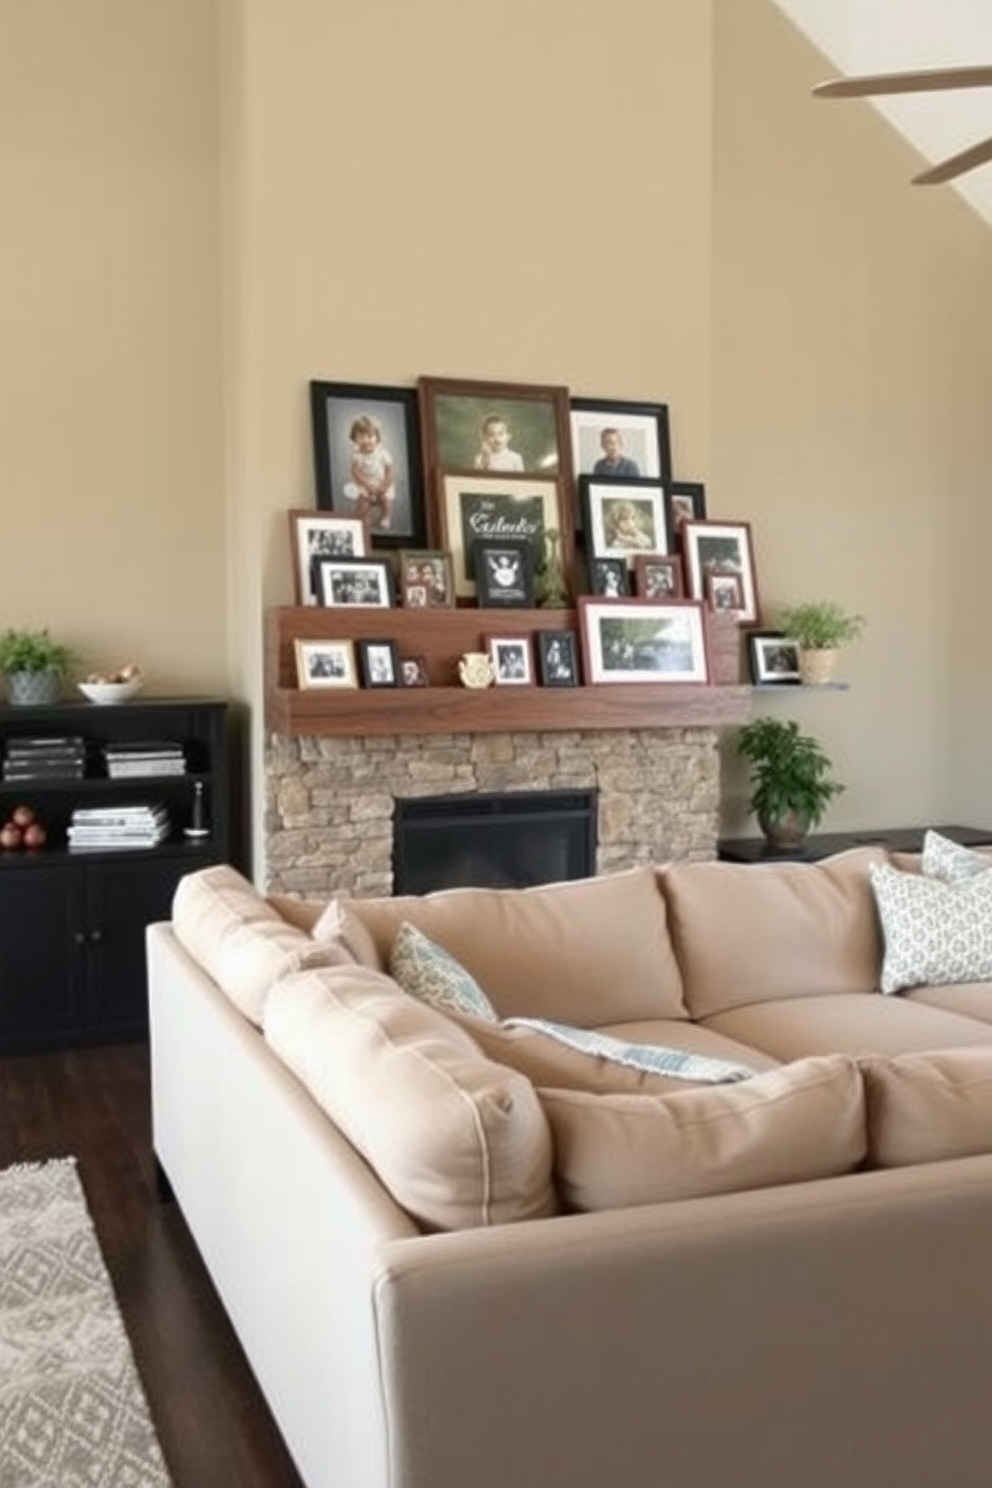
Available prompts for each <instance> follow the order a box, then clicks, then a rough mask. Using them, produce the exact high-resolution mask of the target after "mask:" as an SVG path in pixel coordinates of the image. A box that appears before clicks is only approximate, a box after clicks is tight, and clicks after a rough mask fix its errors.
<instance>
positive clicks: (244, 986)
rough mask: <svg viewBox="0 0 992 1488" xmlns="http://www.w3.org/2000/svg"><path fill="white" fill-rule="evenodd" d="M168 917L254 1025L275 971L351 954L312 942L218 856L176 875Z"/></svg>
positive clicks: (335, 961)
mask: <svg viewBox="0 0 992 1488" xmlns="http://www.w3.org/2000/svg"><path fill="white" fill-rule="evenodd" d="M172 924H173V929H174V930H175V933H176V936H177V938H178V939H179V941H180V943H181V944H182V945H183V946H184V948H185V949H186V950H187V951H189V953H190V955H191V956H192V957H193V958H194V959H195V960H196V961H198V962H199V963H200V965H201V966H202V967H203V969H204V970H205V971H206V972H207V973H208V974H209V975H210V976H211V977H213V979H214V981H215V982H216V983H217V985H218V986H219V987H220V988H221V990H222V991H223V992H224V993H226V995H227V996H228V997H229V998H230V999H231V1001H232V1002H233V1003H234V1005H235V1006H236V1007H237V1008H239V1009H240V1011H241V1012H242V1013H243V1014H244V1015H245V1017H246V1018H249V1019H250V1020H251V1021H252V1022H253V1023H255V1024H256V1025H257V1026H259V1027H260V1026H261V1023H262V1017H263V1014H264V1009H265V1001H266V998H267V997H268V995H269V989H270V988H271V987H272V985H273V983H275V982H277V981H278V980H279V978H280V977H284V976H289V975H291V974H292V973H294V972H297V971H304V970H306V969H307V968H308V967H317V966H339V965H344V964H347V963H349V962H350V960H351V957H350V955H349V952H348V950H347V949H346V947H344V946H343V945H341V944H339V943H335V942H331V941H325V942H322V943H318V942H316V941H314V940H312V939H311V938H310V936H309V935H307V934H306V933H305V932H304V931H303V930H301V929H298V928H297V927H296V926H294V925H291V924H289V923H288V922H287V921H286V920H285V919H283V917H282V916H281V915H280V914H279V912H278V910H277V909H276V908H275V907H273V905H271V904H269V903H268V902H267V901H266V900H265V899H264V898H263V897H262V895H261V894H260V893H259V892H258V890H257V889H256V888H255V887H254V885H253V884H251V883H250V882H249V881H248V879H246V878H245V877H243V875H242V874H240V873H238V871H237V870H236V869H235V868H231V867H230V866H228V865H227V864H224V863H219V864H216V865H214V866H213V867H212V868H201V869H199V870H198V871H197V872H195V873H187V874H186V875H185V876H184V877H183V878H181V879H180V880H179V883H178V884H177V885H176V891H175V894H174V895H173V900H172Z"/></svg>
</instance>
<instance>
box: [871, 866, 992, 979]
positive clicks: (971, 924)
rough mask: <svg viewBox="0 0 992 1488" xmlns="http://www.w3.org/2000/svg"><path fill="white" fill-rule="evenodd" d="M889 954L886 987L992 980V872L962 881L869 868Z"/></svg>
mask: <svg viewBox="0 0 992 1488" xmlns="http://www.w3.org/2000/svg"><path fill="white" fill-rule="evenodd" d="M868 872H869V875H870V877H871V886H872V889H873V891H874V894H875V903H876V905H877V907H878V917H879V920H880V921H881V926H882V935H883V938H884V941H885V954H884V957H883V960H882V975H881V981H880V985H881V989H882V991H883V992H901V991H902V990H903V989H904V988H906V987H922V986H931V987H935V986H941V985H944V986H946V985H947V984H948V983H950V982H988V981H992V874H988V873H975V874H972V876H971V877H970V878H968V879H964V880H962V881H960V882H958V883H948V882H947V881H946V880H944V879H940V878H928V877H925V876H924V875H923V874H921V873H900V872H899V871H898V869H896V868H892V867H890V866H889V864H887V863H871V864H870V865H869V868H868Z"/></svg>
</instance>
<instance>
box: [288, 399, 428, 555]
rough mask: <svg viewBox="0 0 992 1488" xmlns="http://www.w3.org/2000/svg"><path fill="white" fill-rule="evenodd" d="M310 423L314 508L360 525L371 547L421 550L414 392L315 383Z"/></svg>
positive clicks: (419, 467)
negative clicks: (315, 502) (362, 524)
mask: <svg viewBox="0 0 992 1488" xmlns="http://www.w3.org/2000/svg"><path fill="white" fill-rule="evenodd" d="M310 423H311V430H312V436H313V455H314V476H315V480H316V492H317V506H318V507H319V508H321V509H322V510H324V511H333V512H336V513H337V514H338V515H339V516H349V517H358V518H359V519H360V520H363V521H365V523H366V525H367V528H368V534H369V541H370V542H371V543H372V544H373V545H374V546H375V547H380V548H397V547H404V546H405V547H422V546H423V545H424V544H425V543H426V541H427V523H426V511H425V506H424V472H423V452H422V447H421V439H420V402H419V399H418V396H417V390H416V388H412V387H411V388H404V387H382V386H378V385H376V384H369V383H354V382H317V381H313V382H311V383H310ZM370 430H371V431H372V436H371V438H370V436H369V431H370ZM384 456H385V457H386V458H385V459H384V458H383V457H384ZM377 489H378V490H379V494H375V492H376V491H377Z"/></svg>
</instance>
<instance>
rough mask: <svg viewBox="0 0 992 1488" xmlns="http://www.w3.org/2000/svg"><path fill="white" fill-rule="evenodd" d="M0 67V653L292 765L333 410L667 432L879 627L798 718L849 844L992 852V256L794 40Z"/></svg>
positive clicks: (135, 9)
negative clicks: (841, 793)
mask: <svg viewBox="0 0 992 1488" xmlns="http://www.w3.org/2000/svg"><path fill="white" fill-rule="evenodd" d="M215 22H216V31H215ZM0 29H2V35H3V38H4V45H3V47H2V48H0V184H2V187H3V193H4V201H5V204H6V202H7V201H8V200H9V201H10V202H11V203H12V210H11V211H9V212H7V211H5V223H4V231H3V233H2V234H0V472H2V476H3V494H4V514H5V528H4V535H5V538H6V543H5V546H6V549H7V553H8V564H7V570H6V573H5V580H4V584H3V585H2V586H0V625H5V624H20V623H49V624H51V625H52V627H53V628H54V629H56V630H57V631H59V633H60V634H62V635H64V636H65V637H66V638H67V639H70V640H72V641H74V642H75V643H77V644H78V645H80V647H81V648H82V649H83V650H84V651H85V652H86V653H87V654H88V655H89V656H91V657H92V658H93V659H94V660H102V659H108V660H109V659H113V658H115V657H116V656H117V655H118V654H119V653H121V652H122V651H123V652H126V654H128V655H131V654H134V655H136V656H138V658H139V659H140V660H141V661H142V662H143V663H144V664H145V666H146V668H147V669H148V671H149V674H150V677H151V680H152V683H153V684H154V685H155V687H156V690H160V691H167V690H170V689H177V688H213V687H216V688H218V689H223V690H225V691H228V692H230V693H231V694H232V695H234V696H237V697H239V698H245V699H247V700H248V701H249V702H250V703H251V704H252V706H253V713H254V719H255V724H256V740H255V748H256V755H257V749H258V743H259V728H260V702H261V660H260V647H259V631H260V621H261V612H262V609H263V607H264V605H265V604H268V603H274V602H280V601H284V600H287V599H288V598H289V597H290V593H291V585H290V571H289V562H288V547H287V541H286V520H285V510H286V508H287V507H289V506H293V505H298V504H307V503H309V502H310V500H311V499H312V489H313V488H312V472H311V454H310V435H309V427H308V415H307V400H306V384H307V381H308V379H310V378H311V377H320V378H327V379H332V380H333V379H340V380H345V381H356V382H361V381H368V382H384V383H410V384H412V383H413V381H414V380H415V379H416V377H417V376H418V374H421V373H434V374H441V373H444V374H450V375H455V376H465V377H476V376H482V377H494V378H507V379H510V380H522V381H535V382H540V381H549V382H564V383H566V384H568V385H569V386H570V387H571V388H572V389H573V391H575V392H577V393H584V394H592V395H600V396H618V397H623V396H629V397H640V398H652V399H663V400H665V401H667V402H668V403H669V405H670V407H671V413H672V426H673V442H674V451H675V460H676V467H677V472H678V473H679V474H681V475H684V476H687V477H691V476H695V477H699V478H703V479H706V480H707V482H708V485H709V494H710V505H711V511H712V512H713V514H714V515H717V516H742V517H746V518H748V519H749V520H751V521H752V522H753V524H754V530H755V542H756V548H757V554H758V561H759V578H760V583H761V588H762V591H763V594H764V597H765V599H766V602H768V603H769V604H773V603H775V602H779V601H785V600H790V599H793V598H797V597H800V596H803V595H808V594H810V593H814V592H815V593H819V592H823V593H830V594H836V595H838V596H839V597H840V598H842V599H844V600H846V601H849V602H850V603H852V604H853V605H855V606H856V607H857V608H860V609H862V610H864V611H865V612H866V613H867V615H868V617H869V622H870V623H869V630H868V634H867V636H866V638H865V640H864V642H862V643H861V644H860V645H859V646H858V647H856V648H855V649H853V650H852V651H851V652H850V653H849V657H848V662H847V665H846V667H845V671H846V674H847V675H848V676H849V678H850V680H851V683H852V689H851V691H850V692H849V693H846V694H838V695H831V696H829V697H826V698H818V699H812V698H809V697H808V696H804V697H803V698H802V699H801V700H800V699H798V698H797V699H795V700H793V699H792V698H791V697H790V698H788V699H785V700H777V701H775V702H774V704H773V705H772V706H774V707H775V708H776V709H777V710H778V711H782V712H784V711H785V709H786V707H789V708H792V707H793V706H794V707H795V709H796V716H801V717H802V719H803V720H804V722H805V723H807V724H808V725H809V726H810V727H812V728H814V729H815V730H816V731H817V732H818V733H819V734H820V735H821V736H822V737H823V738H824V740H825V742H826V743H827V744H828V747H829V748H830V749H831V752H832V753H833V754H834V757H835V759H836V762H837V767H838V771H839V773H840V774H841V775H842V777H843V778H844V779H845V780H846V781H847V782H848V785H849V791H848V794H847V795H846V796H845V797H843V798H842V799H841V801H840V802H839V803H838V804H837V806H836V807H835V808H834V811H833V812H832V813H831V817H830V819H829V821H830V824H833V825H840V824H845V823H850V824H852V825H871V824H874V823H878V824H884V823H891V822H896V821H899V820H917V821H924V820H926V819H927V818H937V817H944V818H945V819H948V818H950V817H957V818H958V819H963V818H971V819H974V820H979V819H981V818H983V817H984V819H985V820H986V821H992V802H990V801H989V800H988V796H987V792H986V790H985V785H984V779H985V769H984V751H983V749H982V747H981V743H980V741H981V739H982V738H984V737H985V736H986V735H987V732H988V727H987V726H988V724H989V722H990V719H989V716H988V713H989V704H988V702H987V701H986V699H985V698H984V697H983V696H982V692H981V689H980V688H979V687H976V686H975V685H974V684H975V681H976V677H977V679H978V680H980V681H982V680H983V678H982V667H983V665H984V660H983V655H982V653H983V650H984V646H983V642H982V637H983V635H984V633H985V632H986V631H987V629H988V613H987V608H988V602H987V600H986V599H985V592H984V554H983V545H984V541H985V537H986V533H987V528H988V524H989V519H988V517H987V515H986V507H987V500H986V491H987V486H988V477H989V473H990V470H992V449H990V439H989V435H988V434H987V433H986V432H985V426H984V422H983V407H984V401H985V400H984V397H983V393H984V389H985V388H987V387H988V386H989V376H988V374H989V370H990V369H989V365H988V363H989V358H990V355H992V351H990V347H992V338H990V336H989V329H990V327H989V318H990V310H989V306H990V305H992V295H990V292H989V291H990V288H992V286H990V283H989V279H990V273H992V270H990V252H989V248H990V240H989V236H988V232H987V229H985V228H984V227H983V226H982V225H981V224H980V223H979V221H978V220H977V218H974V217H973V216H972V215H971V214H970V212H969V211H968V209H967V208H966V207H965V206H964V205H963V204H962V203H961V202H960V201H959V200H958V199H957V198H956V197H954V196H952V195H951V194H950V193H946V194H944V193H940V192H936V193H926V194H924V193H919V192H915V193H914V192H912V191H910V189H909V188H908V186H907V185H906V179H907V176H908V175H909V173H910V170H909V167H910V165H911V161H910V159H909V156H908V150H907V147H906V146H904V145H902V144H900V143H899V142H898V141H897V140H896V138H895V137H894V136H893V135H891V133H890V132H889V131H888V129H887V127H886V126H885V125H884V124H882V123H881V121H879V120H878V119H877V118H876V117H875V116H874V115H872V114H871V113H870V111H868V110H866V109H861V108H860V107H858V108H856V109H854V110H847V111H845V110H843V109H840V110H838V109H837V108H836V107H835V108H834V110H833V111H830V110H828V108H827V106H825V105H823V104H819V103H817V104H814V103H813V102H812V101H811V100H810V99H809V98H808V86H809V84H810V83H811V82H812V81H813V80H814V79H815V78H816V77H818V76H819V75H820V74H821V73H822V63H819V62H818V61H817V59H816V57H815V54H814V53H813V51H812V49H811V48H810V47H809V46H808V45H807V44H806V43H805V42H803V41H802V40H801V39H800V38H799V37H798V36H797V35H796V34H795V33H794V32H792V31H791V30H790V28H789V27H788V24H787V23H786V22H785V21H784V20H783V19H782V18H781V17H780V16H779V15H778V13H777V12H776V11H775V10H774V9H773V7H772V6H771V5H770V4H769V3H768V0H712V3H711V4H709V5H708V4H705V3H701V0H616V3H614V4H611V5H609V6H607V5H606V4H604V3H601V0H590V3H589V4H587V5H585V6H583V8H582V9H581V12H578V13H576V15H575V16H572V17H571V18H570V20H569V22H568V24H566V23H565V21H564V18H563V12H562V9H561V6H560V4H559V0H526V3H525V0H506V3H505V4H504V5H503V6H502V7H500V8H499V10H498V11H497V12H493V11H489V12H487V13H486V14H485V17H484V18H482V17H481V16H480V14H479V12H478V11H477V9H476V8H473V7H466V6H464V5H462V4H460V3H459V0H424V3H421V4H419V5H417V6H415V7H414V6H408V5H405V4H402V3H401V0H370V3H369V4H367V5H365V6H348V7H345V6H341V5H328V4H326V3H325V0H224V3H223V4H221V3H220V0H215V3H214V4H213V5H211V4H210V3H208V0H170V3H169V5H168V6H162V5H160V4H158V3H156V0H33V3H32V4H31V5H30V6H25V5H23V4H21V3H19V0H0ZM25 552H29V553H31V554H32V555H34V556H33V557H32V560H31V562H30V563H26V562H23V561H20V560H18V561H17V562H16V563H15V562H14V561H12V559H11V557H10V555H11V554H23V553H25ZM228 642H229V643H228ZM969 737H971V738H974V739H975V740H976V743H975V744H974V745H969V744H968V743H967V739H968V738H969ZM727 779H728V811H727V825H728V826H729V827H731V828H733V829H737V828H741V829H743V828H744V827H745V825H746V824H745V819H744V816H743V813H742V800H741V795H742V782H741V781H740V778H739V772H738V771H736V770H735V768H734V766H733V764H732V762H728V771H727ZM255 794H256V797H257V796H258V794H259V793H258V792H256V793H255Z"/></svg>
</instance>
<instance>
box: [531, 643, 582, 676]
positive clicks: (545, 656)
mask: <svg viewBox="0 0 992 1488" xmlns="http://www.w3.org/2000/svg"><path fill="white" fill-rule="evenodd" d="M537 664H538V672H539V675H540V678H541V684H542V686H544V687H578V685H579V649H578V639H577V637H576V634H575V631H574V630H539V631H538V633H537Z"/></svg>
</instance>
